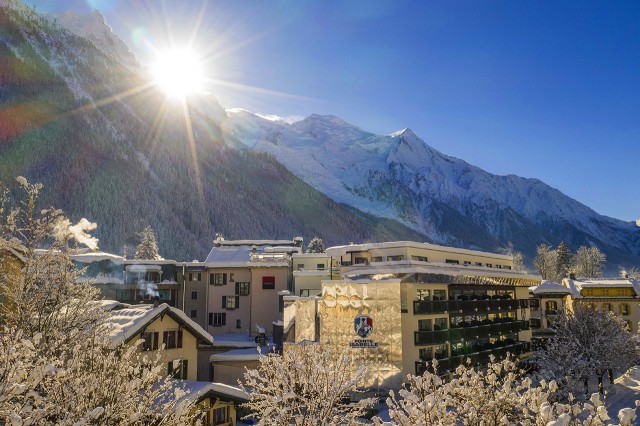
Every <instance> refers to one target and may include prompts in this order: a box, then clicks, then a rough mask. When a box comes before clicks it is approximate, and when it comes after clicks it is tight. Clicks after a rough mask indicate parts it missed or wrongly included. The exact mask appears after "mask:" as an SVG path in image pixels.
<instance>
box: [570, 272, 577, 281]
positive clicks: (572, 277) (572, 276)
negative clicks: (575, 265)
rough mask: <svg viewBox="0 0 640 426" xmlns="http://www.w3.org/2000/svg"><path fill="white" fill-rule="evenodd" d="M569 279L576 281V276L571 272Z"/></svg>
mask: <svg viewBox="0 0 640 426" xmlns="http://www.w3.org/2000/svg"><path fill="white" fill-rule="evenodd" d="M569 279H570V280H575V279H576V274H574V273H573V272H569Z"/></svg>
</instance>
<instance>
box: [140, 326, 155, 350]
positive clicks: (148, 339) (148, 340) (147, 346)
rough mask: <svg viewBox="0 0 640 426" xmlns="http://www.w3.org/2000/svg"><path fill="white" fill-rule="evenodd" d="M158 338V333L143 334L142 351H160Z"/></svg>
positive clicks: (148, 332)
mask: <svg viewBox="0 0 640 426" xmlns="http://www.w3.org/2000/svg"><path fill="white" fill-rule="evenodd" d="M158 337H159V333H158V332H157V331H147V332H144V333H142V336H141V338H142V350H143V351H157V350H158V340H159V339H158Z"/></svg>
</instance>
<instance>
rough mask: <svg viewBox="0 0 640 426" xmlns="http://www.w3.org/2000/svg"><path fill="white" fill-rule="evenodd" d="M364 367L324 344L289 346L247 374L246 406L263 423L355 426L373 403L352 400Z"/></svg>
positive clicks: (244, 387)
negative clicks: (247, 397) (350, 399)
mask: <svg viewBox="0 0 640 426" xmlns="http://www.w3.org/2000/svg"><path fill="white" fill-rule="evenodd" d="M365 373H366V369H365V368H364V367H362V366H356V365H355V364H354V363H353V360H352V358H351V357H350V356H349V354H348V353H336V352H335V351H333V350H332V349H331V348H330V347H327V346H324V345H320V344H314V343H309V344H300V345H293V344H288V345H286V346H285V348H284V350H283V353H282V354H276V353H269V354H268V355H266V356H261V357H260V365H259V366H258V368H257V369H255V370H247V371H245V373H244V383H240V386H241V387H242V388H243V390H244V391H245V392H247V393H248V394H249V402H248V403H246V404H245V405H244V407H245V408H246V409H248V410H249V411H251V412H252V414H251V415H250V416H249V417H253V418H255V419H256V420H257V421H258V424H259V425H282V426H284V425H290V424H295V425H299V426H311V425H353V424H358V423H359V422H358V418H359V417H361V416H362V415H363V414H364V412H365V410H366V408H367V407H368V406H370V405H371V404H372V403H373V402H374V401H373V400H370V399H361V400H359V401H357V402H350V401H349V397H350V396H351V395H353V394H357V389H358V383H360V382H361V381H362V380H363V378H364V375H365Z"/></svg>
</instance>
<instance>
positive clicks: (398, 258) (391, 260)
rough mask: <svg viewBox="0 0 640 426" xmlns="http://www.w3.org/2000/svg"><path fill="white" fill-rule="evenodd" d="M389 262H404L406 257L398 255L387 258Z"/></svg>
mask: <svg viewBox="0 0 640 426" xmlns="http://www.w3.org/2000/svg"><path fill="white" fill-rule="evenodd" d="M387 260H388V261H389V262H397V261H399V260H404V256H403V255H401V254H400V255H397V256H387Z"/></svg>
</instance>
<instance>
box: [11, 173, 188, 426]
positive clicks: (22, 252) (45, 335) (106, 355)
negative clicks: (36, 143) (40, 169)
mask: <svg viewBox="0 0 640 426" xmlns="http://www.w3.org/2000/svg"><path fill="white" fill-rule="evenodd" d="M19 183H20V185H21V187H22V189H23V190H24V193H25V199H24V200H22V201H20V202H19V203H18V204H9V203H8V200H6V199H5V200H0V254H1V253H2V252H3V251H4V252H5V253H7V252H8V251H10V252H11V253H17V255H18V256H19V257H20V262H21V263H22V269H21V271H20V272H19V273H17V274H15V273H11V274H0V286H1V287H2V288H4V289H10V291H9V292H6V291H3V292H2V294H3V295H5V299H4V300H3V301H2V303H0V310H1V314H2V321H3V323H2V325H1V326H0V424H10V425H16V426H17V425H44V424H47V425H49V424H51V425H147V424H154V425H161V424H167V425H183V424H191V423H192V420H194V418H195V417H196V415H197V413H196V412H195V410H194V408H193V406H191V405H190V404H189V402H187V401H185V399H184V398H182V399H180V397H182V396H183V395H184V392H182V391H181V390H180V389H179V386H177V382H175V381H170V380H167V379H162V369H163V367H164V365H163V364H162V363H161V362H160V354H159V353H157V352H156V353H148V352H145V353H142V352H141V351H140V350H139V348H138V347H136V346H133V347H120V348H115V349H114V348H113V347H112V343H111V341H110V340H109V339H106V338H105V337H104V336H106V335H107V328H108V327H109V324H108V322H107V321H106V313H105V312H104V311H103V310H102V308H101V305H100V303H98V302H97V301H96V298H97V296H98V293H97V291H96V290H95V289H94V288H93V287H91V286H88V285H86V284H82V283H79V282H78V277H79V275H80V272H79V271H77V270H76V269H75V267H74V264H73V262H72V261H71V258H70V256H69V252H68V251H69V248H68V247H67V241H68V240H67V237H66V236H65V237H63V238H60V232H59V231H60V224H70V222H69V221H68V220H67V219H66V218H64V216H63V215H62V213H61V212H60V211H58V210H55V209H51V208H50V209H45V210H38V209H37V208H36V202H37V198H38V193H39V190H40V188H41V186H40V185H31V184H29V183H28V182H27V181H26V180H25V179H24V178H21V179H19ZM63 234H64V233H63ZM65 235H66V234H65ZM178 400H180V401H185V402H180V403H178V402H177V401H178Z"/></svg>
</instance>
